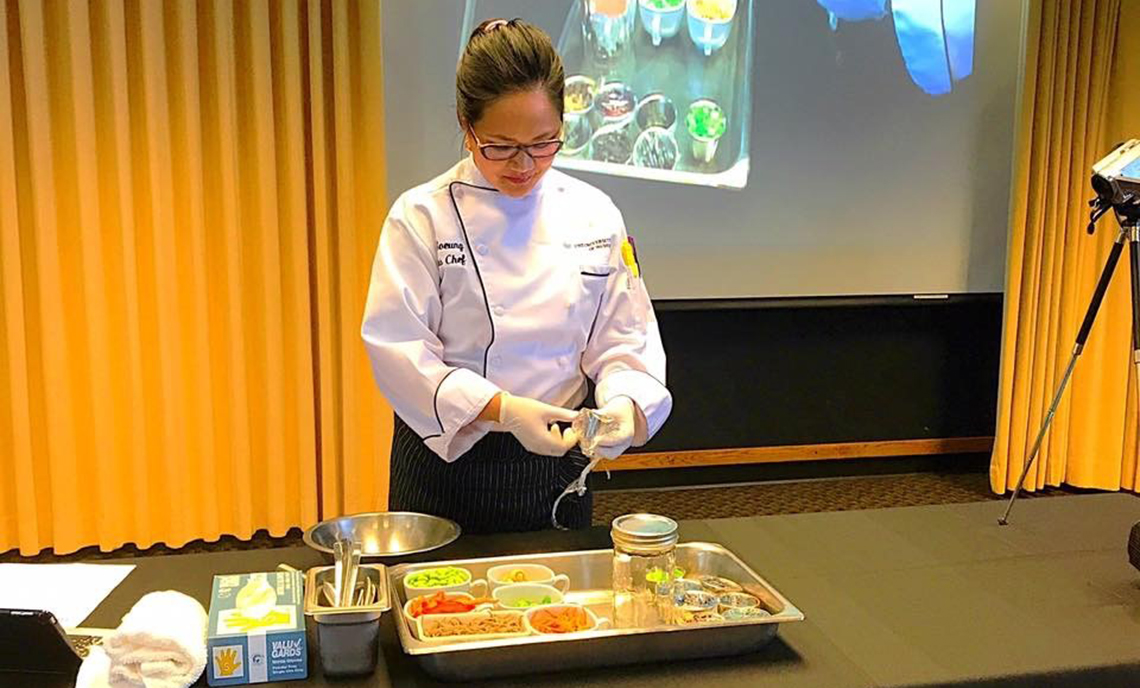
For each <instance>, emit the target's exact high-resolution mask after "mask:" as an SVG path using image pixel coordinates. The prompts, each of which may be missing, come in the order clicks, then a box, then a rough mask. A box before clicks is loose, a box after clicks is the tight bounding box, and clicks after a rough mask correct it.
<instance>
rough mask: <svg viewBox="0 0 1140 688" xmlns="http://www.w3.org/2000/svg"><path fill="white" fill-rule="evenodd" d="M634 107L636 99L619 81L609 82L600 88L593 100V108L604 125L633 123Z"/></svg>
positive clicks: (628, 88) (631, 91)
mask: <svg viewBox="0 0 1140 688" xmlns="http://www.w3.org/2000/svg"><path fill="white" fill-rule="evenodd" d="M636 105H637V98H635V97H634V95H633V89H631V88H630V87H629V86H626V85H625V84H624V83H622V82H620V81H611V82H610V83H608V84H606V85H605V86H602V87H601V88H600V89H598V95H597V96H596V97H595V98H594V107H595V108H596V109H597V111H598V115H600V116H601V118H602V121H603V122H604V123H606V124H620V125H622V126H624V125H627V124H629V123H630V122H631V121H633V112H634V108H635V107H636Z"/></svg>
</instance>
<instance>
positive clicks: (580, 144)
mask: <svg viewBox="0 0 1140 688" xmlns="http://www.w3.org/2000/svg"><path fill="white" fill-rule="evenodd" d="M596 94H597V82H595V81H594V80H593V79H591V78H590V77H588V76H582V75H580V74H579V75H574V76H571V77H568V78H567V79H566V88H565V90H564V91H563V96H562V110H563V115H562V138H563V140H564V141H565V143H564V144H563V146H562V151H561V152H562V154H563V155H576V154H578V153H580V152H582V150H583V149H585V148H586V146H587V145H588V144H589V143H590V135H591V134H593V133H594V124H593V117H594V97H595V95H596Z"/></svg>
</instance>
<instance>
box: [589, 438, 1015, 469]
mask: <svg viewBox="0 0 1140 688" xmlns="http://www.w3.org/2000/svg"><path fill="white" fill-rule="evenodd" d="M993 446H994V438H993V437H948V438H942V439H918V440H885V441H878V442H839V443H835V444H797V445H788V446H780V447H742V448H737V449H696V450H681V451H670V452H645V453H641V454H626V455H625V456H622V457H620V458H618V459H616V460H614V461H609V462H606V463H604V464H600V465H599V466H598V467H599V468H608V469H609V470H611V471H628V470H638V469H645V468H696V467H699V466H734V465H739V464H757V463H782V462H789V461H833V460H839V459H871V458H889V457H898V456H930V455H935V454H967V453H977V452H988V451H991V450H992V449H993Z"/></svg>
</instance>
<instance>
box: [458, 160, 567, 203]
mask: <svg viewBox="0 0 1140 688" xmlns="http://www.w3.org/2000/svg"><path fill="white" fill-rule="evenodd" d="M550 172H551V170H547V171H546V173H545V174H543V175H542V177H541V178H539V180H538V183H537V184H535V185H534V188H533V189H531V190H530V191H529V192H527V194H526V195H525V196H520V197H518V198H515V197H514V196H508V195H507V194H505V193H503V192H501V191H499V190H498V189H496V188H495V187H494V185H492V184H491V182H489V181H487V178H486V177H484V176H483V173H482V172H480V171H479V167H478V166H476V165H475V161H474V160H472V159H471V156H470V155H468V156H466V157H465V158H463V160H461V161H460V162H459V169H458V170H457V174H456V179H458V180H459V181H462V182H467V183H468V184H472V185H474V186H478V187H482V188H485V189H492V190H494V192H495V193H496V194H498V198H499V199H501V200H502V201H504V202H507V203H532V202H534V201H535V200H537V199H538V198H539V196H541V195H542V189H543V186H544V185H545V184H546V178H547V177H548V176H549V175H550Z"/></svg>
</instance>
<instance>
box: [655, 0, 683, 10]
mask: <svg viewBox="0 0 1140 688" xmlns="http://www.w3.org/2000/svg"><path fill="white" fill-rule="evenodd" d="M684 1H685V0H645V5H647V6H649V7H651V8H653V9H655V10H672V9H676V8H678V7H680V6H681V3H683V2H684Z"/></svg>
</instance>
